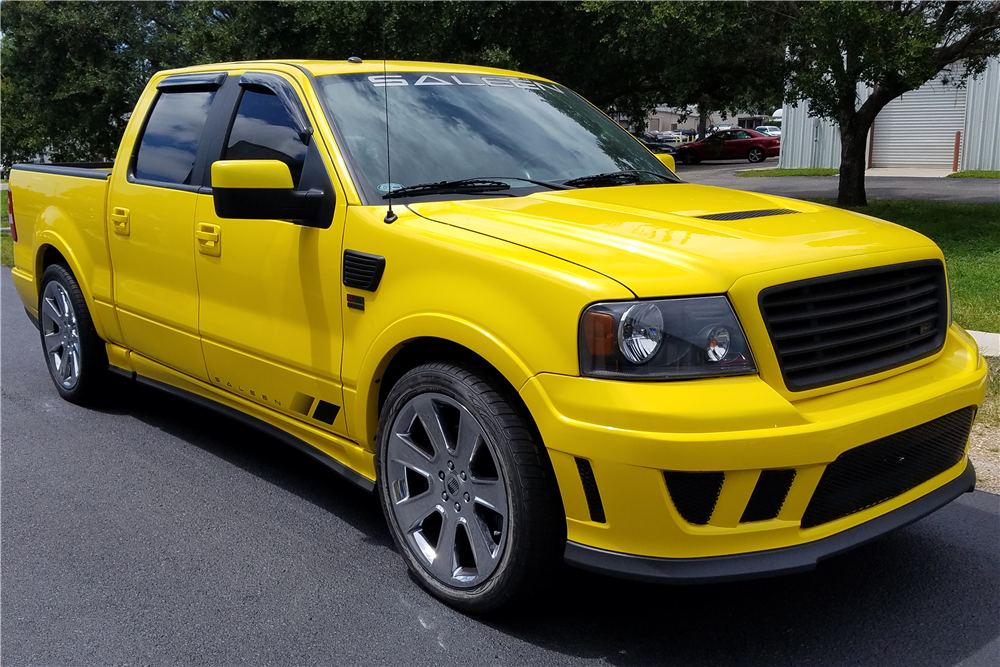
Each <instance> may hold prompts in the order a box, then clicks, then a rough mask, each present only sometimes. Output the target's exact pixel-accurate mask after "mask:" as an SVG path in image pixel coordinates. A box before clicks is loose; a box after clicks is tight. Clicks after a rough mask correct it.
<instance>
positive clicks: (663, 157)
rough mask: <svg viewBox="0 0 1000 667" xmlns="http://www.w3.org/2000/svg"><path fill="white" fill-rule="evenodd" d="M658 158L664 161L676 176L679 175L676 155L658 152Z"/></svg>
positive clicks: (665, 165)
mask: <svg viewBox="0 0 1000 667" xmlns="http://www.w3.org/2000/svg"><path fill="white" fill-rule="evenodd" d="M656 159H657V160H659V161H660V162H662V163H663V166H664V167H666V168H667V169H669V170H670V173H672V174H673V175H674V176H676V175H677V165H676V163H674V156H673V155H669V154H667V153H657V154H656Z"/></svg>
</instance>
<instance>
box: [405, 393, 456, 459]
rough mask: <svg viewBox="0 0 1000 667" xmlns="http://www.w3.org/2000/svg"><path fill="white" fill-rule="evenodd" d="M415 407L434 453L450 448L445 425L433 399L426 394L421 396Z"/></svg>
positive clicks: (438, 453) (437, 453)
mask: <svg viewBox="0 0 1000 667" xmlns="http://www.w3.org/2000/svg"><path fill="white" fill-rule="evenodd" d="M413 407H414V409H415V410H416V412H417V419H419V420H420V423H421V424H422V426H423V429H424V433H426V434H427V439H428V441H429V443H430V446H431V447H432V448H433V449H434V453H435V454H436V455H440V454H442V453H444V452H446V451H447V450H448V449H449V446H448V444H449V443H448V438H447V436H446V435H445V431H444V426H442V424H441V417H440V415H439V414H438V409H437V406H436V405H434V401H433V399H431V398H429V397H427V396H426V395H424V396H421V397H419V398H418V399H417V400H415V401H414V404H413Z"/></svg>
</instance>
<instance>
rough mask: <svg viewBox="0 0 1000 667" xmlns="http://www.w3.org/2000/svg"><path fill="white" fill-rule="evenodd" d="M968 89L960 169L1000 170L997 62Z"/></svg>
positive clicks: (999, 77) (999, 67) (999, 68)
mask: <svg viewBox="0 0 1000 667" xmlns="http://www.w3.org/2000/svg"><path fill="white" fill-rule="evenodd" d="M968 87H969V94H968V97H967V98H966V106H967V112H966V117H965V137H964V139H963V141H962V143H963V144H964V146H963V150H964V153H963V155H962V156H961V160H960V163H959V167H960V168H961V169H985V170H1000V60H997V59H993V60H990V61H989V64H988V65H987V67H986V71H985V72H984V73H983V74H981V75H980V76H979V78H978V79H969V82H968ZM782 141H784V138H782Z"/></svg>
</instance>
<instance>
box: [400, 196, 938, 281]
mask: <svg viewBox="0 0 1000 667" xmlns="http://www.w3.org/2000/svg"><path fill="white" fill-rule="evenodd" d="M409 208H410V210H412V211H413V212H414V213H416V214H418V215H420V216H422V217H425V218H428V219H430V220H435V221H437V222H441V223H444V224H448V225H454V226H456V227H461V228H463V229H467V230H470V231H474V232H478V233H481V234H486V235H489V236H492V237H495V238H499V239H503V240H506V241H509V242H511V243H516V244H518V245H522V246H525V247H528V248H533V249H535V250H538V251H540V252H544V253H546V254H549V255H553V256H555V257H559V258H561V259H564V260H567V261H569V262H573V263H574V264H578V265H581V266H585V267H587V268H590V269H592V270H594V271H597V272H599V273H602V274H604V275H606V276H608V277H610V278H612V279H614V280H616V281H618V282H620V283H621V284H623V285H625V286H626V287H628V288H629V289H630V290H632V292H634V293H635V294H636V295H637V296H640V297H653V296H664V295H672V294H696V293H702V294H707V293H723V292H726V291H728V290H729V288H730V287H731V286H732V285H733V283H734V282H735V281H736V280H737V279H739V278H740V277H742V276H746V275H749V274H752V273H759V272H762V271H769V270H772V269H778V268H784V267H789V266H794V265H797V264H805V263H812V262H820V261H824V260H831V259H838V258H842V257H850V256H856V255H868V254H872V253H877V252H884V251H890V250H901V249H908V248H918V247H926V248H928V257H937V256H939V254H938V253H939V252H940V251H938V250H937V249H936V247H935V246H934V244H933V243H932V242H931V241H930V240H929V239H927V238H926V237H924V236H922V235H920V234H918V233H916V232H913V231H911V230H909V229H906V228H905V227H900V226H899V225H895V224H893V223H890V222H885V221H882V220H877V219H875V218H871V217H868V216H864V215H860V214H857V213H851V212H849V211H844V210H841V209H835V208H831V207H828V206H821V205H819V204H813V203H809V202H804V201H799V200H794V199H785V198H782V197H774V196H771V195H764V194H756V193H751V192H742V191H738V190H728V189H724V188H717V187H710V186H703V185H693V184H689V183H676V184H663V185H632V186H619V187H612V188H589V189H580V190H560V191H554V192H543V193H537V194H533V195H530V196H527V197H511V198H502V197H501V198H490V199H475V200H465V201H440V202H419V203H413V204H410V205H409ZM786 211H793V212H792V213H788V212H786ZM727 214H728V215H727ZM704 216H712V217H714V218H715V219H706V218H705V217H704ZM718 218H735V219H728V220H720V219H718Z"/></svg>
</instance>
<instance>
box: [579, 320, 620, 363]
mask: <svg viewBox="0 0 1000 667" xmlns="http://www.w3.org/2000/svg"><path fill="white" fill-rule="evenodd" d="M583 336H584V338H585V339H586V341H587V352H589V353H590V354H592V355H595V356H600V357H606V356H608V355H610V354H614V352H615V318H614V317H612V316H611V315H608V314H607V313H587V314H586V315H584V316H583Z"/></svg>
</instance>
